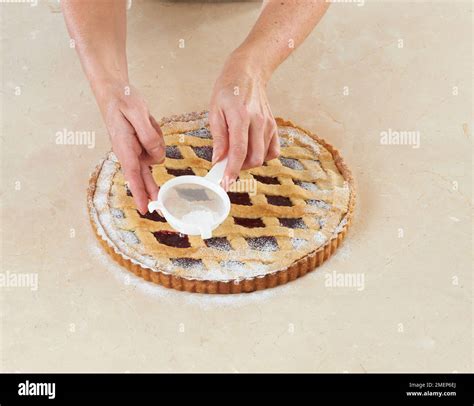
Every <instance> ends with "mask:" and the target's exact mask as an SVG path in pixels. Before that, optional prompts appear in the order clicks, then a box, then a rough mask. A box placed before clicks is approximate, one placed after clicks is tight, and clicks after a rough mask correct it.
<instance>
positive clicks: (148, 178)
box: [141, 162, 159, 200]
mask: <svg viewBox="0 0 474 406" xmlns="http://www.w3.org/2000/svg"><path fill="white" fill-rule="evenodd" d="M141 170H142V179H143V183H144V185H145V190H146V192H147V193H148V198H149V199H150V200H156V199H157V198H158V190H159V187H158V185H157V184H156V182H155V179H154V178H153V174H152V172H151V169H150V167H149V166H148V165H146V164H145V163H144V162H142V163H141Z"/></svg>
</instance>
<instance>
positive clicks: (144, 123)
mask: <svg viewBox="0 0 474 406" xmlns="http://www.w3.org/2000/svg"><path fill="white" fill-rule="evenodd" d="M130 119H131V123H132V125H133V127H134V128H135V131H136V133H137V137H138V139H139V141H140V144H141V145H142V146H143V148H144V149H145V151H146V152H147V154H148V155H149V156H150V157H151V158H152V160H153V162H154V163H162V162H163V161H164V159H165V143H164V141H163V133H162V132H161V128H160V126H159V125H158V123H156V121H155V119H153V122H154V123H155V125H156V127H155V126H154V125H153V124H152V117H151V116H149V115H148V113H146V112H139V113H138V112H134V113H132V114H131V115H130Z"/></svg>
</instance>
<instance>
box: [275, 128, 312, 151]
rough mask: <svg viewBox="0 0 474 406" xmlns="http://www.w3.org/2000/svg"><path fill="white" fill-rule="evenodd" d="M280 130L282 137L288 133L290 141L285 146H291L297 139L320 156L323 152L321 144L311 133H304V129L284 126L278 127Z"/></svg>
mask: <svg viewBox="0 0 474 406" xmlns="http://www.w3.org/2000/svg"><path fill="white" fill-rule="evenodd" d="M278 132H279V134H280V137H281V135H286V137H287V139H288V141H287V143H286V145H285V146H290V145H291V144H292V143H293V142H294V140H297V141H299V142H300V143H302V144H303V145H305V147H308V148H309V149H311V150H312V152H313V153H314V154H315V155H317V156H319V155H320V154H321V149H320V146H319V144H318V143H317V142H316V140H314V139H313V138H312V137H310V136H309V135H307V134H305V133H303V132H302V131H298V130H297V129H296V128H293V127H285V126H282V127H278Z"/></svg>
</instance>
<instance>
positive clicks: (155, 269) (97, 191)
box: [88, 112, 355, 294]
mask: <svg viewBox="0 0 474 406" xmlns="http://www.w3.org/2000/svg"><path fill="white" fill-rule="evenodd" d="M159 124H160V126H161V129H162V131H163V135H164V137H165V143H166V159H165V162H164V163H163V164H161V165H155V166H153V168H152V172H153V177H154V178H155V180H156V182H157V184H158V185H159V186H160V185H162V184H163V183H164V182H166V181H167V180H169V179H171V178H173V177H175V176H181V175H199V176H204V175H206V173H207V172H208V171H209V169H210V168H211V156H212V137H211V133H210V131H209V124H208V120H207V112H201V113H190V114H184V115H180V116H173V117H169V118H164V119H162V120H161V122H160V123H159ZM277 124H278V131H279V137H280V146H281V154H280V157H279V158H277V159H274V160H271V161H268V162H266V163H265V164H264V166H262V167H260V168H253V169H250V170H246V171H242V172H241V174H240V176H239V179H240V180H239V182H238V183H237V184H236V185H235V186H234V191H233V192H229V197H230V200H231V204H232V205H231V212H230V215H229V217H228V218H227V219H226V220H225V221H224V223H222V224H221V225H220V226H219V227H218V228H217V229H215V230H214V232H213V236H212V238H210V239H207V240H202V239H201V238H200V237H199V236H186V235H182V234H179V233H177V232H175V231H174V230H173V229H172V228H171V227H170V226H169V225H168V223H167V222H166V220H165V219H164V218H163V217H161V216H160V215H159V214H158V213H156V212H153V213H151V214H150V213H147V214H146V215H141V214H140V213H139V212H138V211H137V209H136V206H135V204H134V201H133V196H132V194H131V192H130V190H129V189H128V187H127V183H126V181H125V178H124V176H123V173H122V171H121V169H120V164H119V162H118V160H117V158H116V157H115V155H114V154H113V153H112V152H109V153H108V154H107V155H106V157H105V158H104V159H103V160H102V161H101V162H100V163H99V165H98V166H97V167H96V169H95V171H94V172H93V173H92V175H91V178H90V181H89V188H88V209H89V215H90V221H91V224H92V226H93V229H94V231H95V233H96V236H97V238H98V240H99V242H100V243H101V245H102V247H103V248H104V249H105V250H106V251H107V252H108V253H109V255H111V256H112V257H113V259H114V260H116V261H117V262H118V263H120V264H121V265H122V266H124V267H125V268H127V269H128V270H130V271H131V272H133V273H134V274H136V275H138V276H141V277H143V278H144V279H146V280H148V281H151V282H155V283H158V284H161V285H163V286H166V287H169V288H174V289H178V290H184V291H188V292H198V293H221V294H226V293H242V292H253V291H255V290H261V289H266V288H271V287H275V286H278V285H282V284H284V283H286V282H288V281H291V280H294V279H296V278H298V277H300V276H303V275H305V274H306V273H308V272H310V271H312V270H313V269H314V268H316V267H317V266H319V265H320V264H322V263H323V262H324V261H325V260H326V259H327V258H328V257H329V256H331V255H332V254H333V253H334V252H335V251H336V249H337V247H338V246H339V245H340V244H341V242H342V240H343V239H344V237H345V235H346V233H347V230H348V227H349V225H350V223H351V219H352V215H353V208H354V203H355V192H354V185H353V179H352V176H351V173H350V171H349V169H348V168H347V167H346V165H345V164H344V162H343V161H342V159H341V157H340V155H339V153H338V151H337V150H335V149H334V148H333V147H332V146H331V145H329V144H327V143H326V142H325V141H324V140H322V139H320V138H319V137H317V136H315V135H313V134H311V133H310V132H308V131H306V130H304V129H302V128H300V127H297V126H295V125H294V124H293V123H292V122H290V121H285V120H283V119H280V118H277ZM249 185H253V187H249Z"/></svg>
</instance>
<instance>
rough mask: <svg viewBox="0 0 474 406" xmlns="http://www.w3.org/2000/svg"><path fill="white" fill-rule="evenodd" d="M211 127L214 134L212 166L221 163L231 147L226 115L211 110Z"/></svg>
mask: <svg viewBox="0 0 474 406" xmlns="http://www.w3.org/2000/svg"><path fill="white" fill-rule="evenodd" d="M209 127H210V129H211V134H212V164H215V163H216V162H219V161H220V160H222V158H224V156H225V155H226V154H227V149H228V147H229V132H228V130H227V123H226V120H225V116H224V113H223V112H222V111H220V110H219V111H215V109H212V108H211V111H210V112H209Z"/></svg>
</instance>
